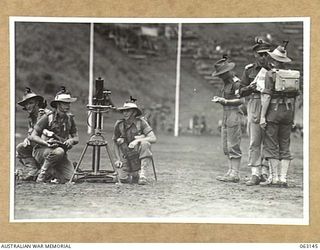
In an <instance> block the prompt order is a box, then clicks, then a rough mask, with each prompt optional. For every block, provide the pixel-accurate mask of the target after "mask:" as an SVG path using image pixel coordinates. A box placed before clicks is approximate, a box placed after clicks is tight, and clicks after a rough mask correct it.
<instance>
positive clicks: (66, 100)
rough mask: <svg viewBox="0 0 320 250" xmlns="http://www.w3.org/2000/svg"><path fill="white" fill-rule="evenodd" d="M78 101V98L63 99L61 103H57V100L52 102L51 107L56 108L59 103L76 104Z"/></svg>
mask: <svg viewBox="0 0 320 250" xmlns="http://www.w3.org/2000/svg"><path fill="white" fill-rule="evenodd" d="M76 100H77V98H75V97H73V98H66V99H61V100H59V101H56V100H55V101H52V102H51V103H50V105H51V107H53V108H56V107H57V103H58V102H67V103H72V102H75V101H76Z"/></svg>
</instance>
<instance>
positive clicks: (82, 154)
mask: <svg viewBox="0 0 320 250" xmlns="http://www.w3.org/2000/svg"><path fill="white" fill-rule="evenodd" d="M87 148H88V143H87V144H86V146H85V148H84V149H83V150H82V153H81V155H80V158H79V161H78V163H77V166H76V167H75V169H74V171H73V174H72V176H71V178H70V180H69V183H71V182H72V180H73V178H74V176H75V174H76V172H77V170H78V168H79V167H80V165H81V162H82V160H83V157H84V155H85V153H86V151H87Z"/></svg>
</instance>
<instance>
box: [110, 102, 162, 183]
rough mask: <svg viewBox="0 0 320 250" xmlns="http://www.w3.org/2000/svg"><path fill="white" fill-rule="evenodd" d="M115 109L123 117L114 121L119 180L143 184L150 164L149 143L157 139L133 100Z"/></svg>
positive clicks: (145, 181)
mask: <svg viewBox="0 0 320 250" xmlns="http://www.w3.org/2000/svg"><path fill="white" fill-rule="evenodd" d="M118 110H119V111H121V112H122V115H123V119H121V120H118V121H117V122H116V124H115V127H114V134H113V141H114V151H115V156H116V162H115V165H116V167H117V168H119V179H120V181H121V182H122V183H132V182H133V183H135V182H137V183H138V184H140V185H145V184H147V176H146V170H147V169H148V168H151V167H152V165H151V164H152V162H151V158H150V156H152V151H151V144H152V143H155V142H156V141H157V138H156V136H155V134H154V132H153V131H152V128H151V127H150V125H149V124H148V122H147V121H146V120H145V119H143V118H140V117H139V116H141V114H142V112H141V110H140V108H138V106H137V104H136V103H135V102H133V101H132V100H129V101H127V102H125V103H124V105H123V106H122V107H120V108H118Z"/></svg>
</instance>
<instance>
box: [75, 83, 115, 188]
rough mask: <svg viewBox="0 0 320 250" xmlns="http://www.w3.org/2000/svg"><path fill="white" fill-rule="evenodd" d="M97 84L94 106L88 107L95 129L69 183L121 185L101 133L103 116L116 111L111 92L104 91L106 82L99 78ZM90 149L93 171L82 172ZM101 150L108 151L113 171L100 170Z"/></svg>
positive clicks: (109, 153) (109, 152)
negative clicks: (85, 157) (83, 162)
mask: <svg viewBox="0 0 320 250" xmlns="http://www.w3.org/2000/svg"><path fill="white" fill-rule="evenodd" d="M95 83H96V86H95V87H96V95H95V97H94V98H93V104H88V105H87V109H88V110H89V112H90V113H89V117H90V114H91V115H92V116H93V124H92V125H91V126H92V127H93V128H94V132H93V134H92V135H91V137H90V139H89V141H87V143H86V146H85V148H84V149H83V151H82V153H81V155H80V158H79V161H78V163H77V165H76V167H75V169H74V172H73V174H72V177H71V179H70V181H69V183H71V182H72V181H75V182H80V181H88V182H109V183H115V182H118V183H119V184H120V179H119V177H118V174H117V171H116V168H115V165H114V162H113V160H112V156H111V151H110V148H109V145H108V142H107V141H106V140H105V138H104V137H103V135H102V132H101V131H102V129H103V114H104V113H107V112H109V111H110V110H112V109H115V107H114V106H113V104H112V102H111V99H110V95H111V91H109V90H106V91H104V90H103V83H104V80H103V79H102V78H100V77H99V78H98V79H96V82H95ZM89 117H88V118H89ZM89 126H90V124H89ZM89 147H92V170H80V165H81V163H82V160H83V158H84V156H85V154H86V152H87V149H88V148H89ZM101 148H104V149H106V152H107V156H108V158H109V161H110V163H111V166H112V170H102V169H100V160H101V159H100V158H101V157H100V156H101ZM75 177H76V178H75Z"/></svg>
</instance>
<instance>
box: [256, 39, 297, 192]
mask: <svg viewBox="0 0 320 250" xmlns="http://www.w3.org/2000/svg"><path fill="white" fill-rule="evenodd" d="M287 44H288V42H287V41H286V42H284V44H283V46H278V47H277V48H276V49H275V50H274V51H272V52H268V54H269V55H270V57H271V58H272V60H273V63H274V65H275V67H274V68H273V69H271V70H269V71H268V72H267V74H266V78H265V89H263V91H262V95H261V103H262V109H261V118H260V125H261V127H262V128H263V129H265V138H264V145H263V151H264V156H265V157H266V158H267V159H268V160H269V165H270V176H269V178H268V180H267V181H265V182H262V183H260V185H262V186H265V185H279V184H280V186H281V187H287V172H288V168H289V166H290V161H291V160H292V156H291V154H290V134H291V128H292V125H293V123H294V111H295V98H296V96H297V95H298V94H299V76H300V72H299V71H295V70H284V68H285V65H284V64H285V63H288V62H290V61H291V59H290V58H289V57H287V51H286V46H287ZM278 167H279V168H280V171H278Z"/></svg>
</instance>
